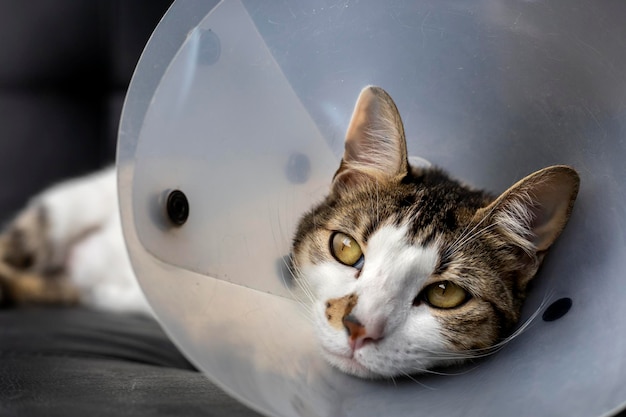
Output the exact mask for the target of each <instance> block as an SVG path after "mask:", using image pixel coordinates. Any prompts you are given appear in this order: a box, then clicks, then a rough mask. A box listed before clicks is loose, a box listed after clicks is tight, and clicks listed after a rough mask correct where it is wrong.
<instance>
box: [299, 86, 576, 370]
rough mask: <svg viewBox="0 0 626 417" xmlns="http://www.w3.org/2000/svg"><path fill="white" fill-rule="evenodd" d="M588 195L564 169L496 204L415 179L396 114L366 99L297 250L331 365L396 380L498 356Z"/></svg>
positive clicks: (522, 185) (305, 221)
mask: <svg viewBox="0 0 626 417" xmlns="http://www.w3.org/2000/svg"><path fill="white" fill-rule="evenodd" d="M578 185H579V178H578V175H577V174H576V172H575V171H574V170H572V169H571V168H569V167H565V166H554V167H550V168H545V169H543V170H540V171H538V172H535V173H534V174H532V175H529V176H528V177H526V178H524V179H523V180H521V181H519V182H518V183H517V184H515V185H513V186H512V187H511V188H509V189H508V190H507V191H505V192H504V193H503V194H502V195H500V196H499V197H497V198H494V197H492V196H490V195H489V194H487V193H484V192H482V191H478V190H475V189H472V188H470V187H467V186H465V185H463V184H461V183H459V182H457V181H455V180H452V179H450V178H449V177H448V176H447V175H446V174H445V173H443V172H442V171H440V170H438V169H430V168H428V169H419V168H412V167H410V166H409V163H408V158H407V150H406V141H405V137H404V128H403V125H402V121H401V119H400V115H399V113H398V110H397V108H396V106H395V104H394V102H393V101H392V99H391V98H390V97H389V95H388V94H387V93H386V92H385V91H384V90H382V89H380V88H377V87H367V88H365V89H364V90H363V91H362V92H361V95H360V96H359V98H358V100H357V104H356V107H355V110H354V113H353V116H352V120H351V122H350V125H349V128H348V131H347V135H346V143H345V153H344V156H343V159H342V161H341V165H340V167H339V169H338V171H337V173H336V174H335V176H334V178H333V182H332V186H331V191H330V193H329V195H328V196H327V197H326V199H325V200H324V201H323V202H322V203H321V204H319V205H318V206H317V207H315V208H314V209H313V210H311V211H310V212H309V213H307V214H306V215H305V216H304V217H303V218H302V220H301V221H300V224H299V225H298V229H297V232H296V235H295V238H294V242H293V263H294V267H295V270H296V271H297V272H296V274H297V280H298V282H299V284H300V285H301V287H302V289H303V290H304V292H305V293H306V294H307V296H308V298H309V299H310V302H311V309H312V314H313V321H314V325H315V330H316V334H317V336H318V338H319V341H320V344H321V347H322V351H323V353H324V356H325V357H326V358H327V359H328V361H329V362H330V363H331V364H333V365H335V366H337V367H338V368H340V369H341V370H343V371H345V372H348V373H351V374H354V375H358V376H363V377H381V376H382V377H389V376H397V375H403V374H413V373H419V372H420V371H424V370H426V369H430V368H433V367H435V366H441V365H448V364H450V363H454V362H457V361H458V360H459V359H462V358H465V357H470V356H472V355H471V354H472V352H475V353H479V352H481V351H483V349H488V348H490V347H491V346H493V345H494V344H496V343H498V341H499V340H501V339H502V338H503V337H505V336H506V335H507V334H508V333H509V332H510V331H511V329H512V327H513V326H514V325H515V324H516V323H517V321H518V319H519V316H520V308H521V306H522V302H523V300H524V298H525V295H526V287H527V284H528V282H529V281H530V280H531V279H532V278H533V276H534V275H535V273H536V272H537V269H538V267H539V265H540V264H541V261H542V260H543V257H544V255H545V253H546V251H547V250H548V248H549V247H550V246H551V245H552V243H553V242H554V240H555V239H556V238H557V237H558V236H559V234H560V233H561V231H562V230H563V228H564V226H565V224H566V222H567V220H568V218H569V215H570V212H571V209H572V205H573V202H574V200H575V198H576V194H577V192H578Z"/></svg>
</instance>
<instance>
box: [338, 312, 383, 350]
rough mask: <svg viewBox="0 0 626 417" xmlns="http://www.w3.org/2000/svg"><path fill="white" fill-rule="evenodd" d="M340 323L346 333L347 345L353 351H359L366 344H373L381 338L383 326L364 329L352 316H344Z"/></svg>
mask: <svg viewBox="0 0 626 417" xmlns="http://www.w3.org/2000/svg"><path fill="white" fill-rule="evenodd" d="M342 323H343V327H344V328H345V329H346V331H347V332H348V343H349V344H350V348H351V349H352V350H353V351H354V350H357V349H360V348H361V347H363V346H364V345H366V344H368V343H373V342H376V341H378V340H380V339H382V338H383V337H382V336H383V330H384V327H385V326H384V324H381V325H377V326H372V328H370V329H366V328H365V326H364V325H363V324H361V322H360V321H359V320H358V319H357V318H356V317H354V316H353V315H352V314H348V315H347V316H345V317H344V318H343V319H342Z"/></svg>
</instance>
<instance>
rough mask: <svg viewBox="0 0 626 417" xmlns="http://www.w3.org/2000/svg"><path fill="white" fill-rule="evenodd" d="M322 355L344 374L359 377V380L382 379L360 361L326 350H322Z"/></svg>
mask: <svg viewBox="0 0 626 417" xmlns="http://www.w3.org/2000/svg"><path fill="white" fill-rule="evenodd" d="M322 354H323V356H324V358H325V359H326V361H327V362H328V363H330V364H331V365H332V366H333V367H335V368H337V369H339V370H340V371H341V372H344V373H346V374H349V375H353V376H357V377H359V378H366V379H379V378H382V376H381V375H379V374H377V373H375V372H372V371H371V370H369V369H367V368H366V367H365V366H363V365H362V364H361V363H360V362H359V361H357V360H356V359H354V358H351V357H348V356H343V355H339V354H336V353H333V352H331V351H329V350H327V349H325V348H322Z"/></svg>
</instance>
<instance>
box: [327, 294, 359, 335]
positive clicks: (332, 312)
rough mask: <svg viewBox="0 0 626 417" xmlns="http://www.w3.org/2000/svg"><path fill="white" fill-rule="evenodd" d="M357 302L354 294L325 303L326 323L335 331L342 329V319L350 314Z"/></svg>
mask: <svg viewBox="0 0 626 417" xmlns="http://www.w3.org/2000/svg"><path fill="white" fill-rule="evenodd" d="M357 301H358V296H357V295H356V294H350V295H346V296H343V297H341V298H335V299H332V300H328V301H327V302H326V318H327V319H328V323H330V325H331V326H333V327H334V328H336V329H343V327H344V324H343V319H344V318H345V317H346V316H347V315H348V314H350V313H351V312H352V309H353V308H354V306H355V305H356V303H357Z"/></svg>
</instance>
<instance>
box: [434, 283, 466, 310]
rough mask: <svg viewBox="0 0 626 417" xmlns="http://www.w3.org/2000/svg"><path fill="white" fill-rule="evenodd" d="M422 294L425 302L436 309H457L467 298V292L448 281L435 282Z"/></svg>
mask: <svg viewBox="0 0 626 417" xmlns="http://www.w3.org/2000/svg"><path fill="white" fill-rule="evenodd" d="M423 294H424V299H425V300H426V302H427V303H428V304H430V305H431V306H433V307H436V308H454V307H458V306H460V305H461V304H463V303H464V302H465V301H467V299H468V298H469V294H468V293H467V291H465V290H464V289H463V288H461V287H459V286H458V285H456V284H455V283H453V282H450V281H439V282H435V283H434V284H431V285H429V286H428V287H426V289H425V290H424V292H423Z"/></svg>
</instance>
